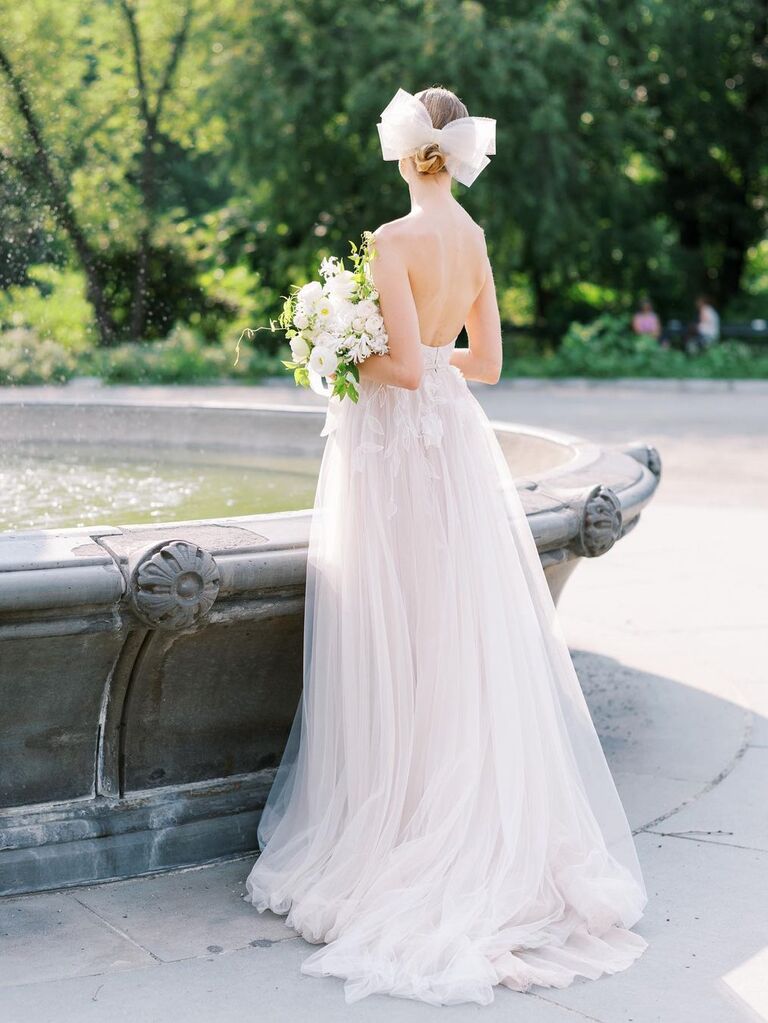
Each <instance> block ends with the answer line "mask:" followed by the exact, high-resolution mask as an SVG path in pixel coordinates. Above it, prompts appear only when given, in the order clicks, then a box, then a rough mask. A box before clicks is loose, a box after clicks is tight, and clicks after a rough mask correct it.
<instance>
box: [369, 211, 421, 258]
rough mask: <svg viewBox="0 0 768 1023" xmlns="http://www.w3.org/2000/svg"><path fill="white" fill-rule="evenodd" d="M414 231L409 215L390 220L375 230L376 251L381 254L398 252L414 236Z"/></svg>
mask: <svg viewBox="0 0 768 1023" xmlns="http://www.w3.org/2000/svg"><path fill="white" fill-rule="evenodd" d="M412 234H413V231H412V229H411V225H410V224H409V223H408V218H407V217H400V219H399V220H390V221H388V222H387V223H386V224H381V225H380V226H379V227H377V228H376V230H375V231H374V232H373V241H374V247H375V249H376V251H377V252H378V253H380V254H384V253H389V252H396V251H398V250H399V249H400V248H401V247H402V246H403V245H404V244H406V243H407V242H408V240H409V239H410V238H411V237H412Z"/></svg>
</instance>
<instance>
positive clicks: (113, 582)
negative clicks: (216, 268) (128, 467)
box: [0, 398, 660, 894]
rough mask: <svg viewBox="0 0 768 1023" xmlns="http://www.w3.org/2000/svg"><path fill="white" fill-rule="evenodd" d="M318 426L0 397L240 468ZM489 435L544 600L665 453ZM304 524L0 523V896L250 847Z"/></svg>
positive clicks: (29, 428)
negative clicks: (531, 548) (540, 572)
mask: <svg viewBox="0 0 768 1023" xmlns="http://www.w3.org/2000/svg"><path fill="white" fill-rule="evenodd" d="M322 416H323V410H322V409H317V408H314V407H313V408H302V407H288V406H254V405H247V404H241V405H237V404H226V405H225V404H215V403H207V404H200V405H194V406H191V405H184V406H177V407H174V406H168V405H153V404H151V403H148V402H141V401H130V402H129V401H124V402H114V401H113V402H105V401H103V400H102V399H101V398H98V399H94V400H83V399H76V400H61V401H55V402H52V401H49V400H40V401H24V400H22V399H21V398H20V399H19V401H18V402H8V401H6V402H4V403H3V404H2V405H0V436H2V437H3V438H4V443H5V444H6V445H13V444H17V445H24V446H25V447H26V448H27V449H28V450H30V451H34V450H35V447H36V446H38V445H49V446H50V445H56V444H60V445H63V447H62V450H64V449H65V448H69V449H71V447H72V446H73V445H77V446H78V449H79V448H80V447H82V448H83V449H84V450H85V449H87V447H88V445H89V444H93V443H94V442H95V441H96V440H97V441H98V444H99V445H102V446H103V445H113V446H114V448H115V451H116V457H117V454H118V453H119V450H120V446H121V445H125V444H126V443H128V442H129V443H130V444H131V445H132V446H133V447H135V446H139V447H141V446H142V445H144V446H147V447H148V448H149V449H152V450H154V451H155V452H156V451H157V450H158V447H159V446H160V447H162V449H163V451H165V452H167V453H168V457H169V458H170V457H173V458H175V459H182V460H187V461H189V462H190V464H191V463H192V462H195V461H199V460H200V459H201V458H204V457H206V453H209V454H211V455H213V454H215V455H216V457H217V458H218V459H222V458H223V459H226V460H227V461H228V462H229V463H230V464H234V465H241V466H242V471H243V473H248V471H249V468H251V467H252V466H253V465H254V464H263V462H264V460H265V459H267V460H268V459H277V460H280V461H281V462H284V461H285V460H288V461H289V462H290V464H296V465H299V464H300V465H303V466H306V465H316V464H317V463H318V462H319V457H320V455H321V452H322V445H323V443H324V440H323V438H321V437H320V436H319V433H320V428H321V426H322ZM494 426H495V429H496V433H497V436H498V437H499V440H500V443H501V444H502V447H503V449H504V452H505V455H506V457H507V459H508V461H509V463H510V465H511V466H512V468H513V472H514V474H515V476H516V478H517V480H518V487H519V490H520V495H521V499H522V501H523V505H524V507H525V510H526V514H527V516H528V521H529V523H530V526H531V529H532V532H533V535H534V537H535V539H536V544H537V548H538V550H539V553H540V556H541V560H542V564H543V566H544V570H545V573H546V576H547V580H548V582H549V585H550V589H551V591H552V593H553V596H554V597H555V599H556V598H557V596H558V595H559V593H560V591H561V589H562V587H563V585H564V583H565V581H566V580H567V578H568V576H569V575H570V573H571V572H572V571H573V569H574V568H575V567H576V565H577V564H578V562H579V560H580V559H581V558H582V557H597V556H601V555H603V554H605V553H607V552H608V551H609V550H610V548H611V547H612V546H613V545H614V544H615V543H616V542H617V541H619V540H620V539H621V538H622V537H623V536H624V535H626V533H627V532H628V531H629V530H630V529H632V528H633V527H634V525H635V524H636V523H637V521H638V518H639V515H640V513H641V511H642V509H643V507H644V506H645V505H646V504H647V503H648V501H649V500H650V499H651V497H652V496H653V493H654V491H655V489H656V487H657V485H658V480H659V474H660V461H659V457H658V454H657V452H656V451H655V450H654V449H653V448H650V447H648V446H647V445H644V444H641V443H637V444H633V445H628V446H626V447H625V448H623V449H606V448H601V447H599V446H597V445H595V444H592V443H590V442H588V441H584V440H581V439H579V438H574V437H570V436H566V435H564V434H559V433H553V432H547V431H541V430H533V429H531V428H529V427H526V426H520V425H514V424H504V423H496V424H494ZM159 438H161V444H160V445H159V443H158V439H159ZM140 495H141V491H140V489H139V496H140ZM309 523H310V512H309V511H308V510H302V509H298V510H294V511H288V512H275V513H264V514H258V515H236V516H221V517H217V518H205V519H201V518H197V519H190V520H185V521H173V522H153V523H151V524H146V523H138V524H132V525H124V524H120V523H113V522H102V523H94V524H91V525H83V526H77V527H71V528H65V529H27V530H21V531H17V532H6V533H0V705H1V706H2V711H1V712H0V713H1V714H2V722H3V725H2V733H1V734H0V893H2V894H12V893H19V892H25V891H35V890H41V889H47V888H56V887H61V886H66V885H72V884H81V883H88V882H93V881H98V880H107V879H115V878H120V877H127V876H133V875H136V874H140V873H148V872H153V871H157V870H163V869H170V868H174V867H178V866H182V865H189V864H195V863H201V862H209V861H211V860H214V859H217V858H220V857H226V856H231V855H236V854H239V853H243V852H247V851H251V850H255V849H256V825H257V822H258V817H259V813H260V810H261V807H262V806H263V802H264V799H265V797H266V793H267V791H268V790H269V786H270V784H271V780H272V775H273V771H274V767H275V766H276V764H277V762H278V760H279V757H280V754H281V752H282V749H283V746H284V743H285V741H286V738H287V734H288V730H289V727H290V724H291V721H292V718H293V714H294V711H295V708H296V704H297V701H298V698H299V695H300V690H301V659H302V636H303V599H304V576H305V569H306V550H307V541H308V535H309Z"/></svg>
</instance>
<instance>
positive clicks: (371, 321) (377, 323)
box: [365, 313, 384, 334]
mask: <svg viewBox="0 0 768 1023" xmlns="http://www.w3.org/2000/svg"><path fill="white" fill-rule="evenodd" d="M383 326H384V320H383V319H382V318H381V317H380V316H379V315H378V313H374V315H373V316H369V317H368V319H367V320H366V321H365V329H366V330H367V331H368V333H369V334H378V333H379V331H380V330H381V329H382V327H383Z"/></svg>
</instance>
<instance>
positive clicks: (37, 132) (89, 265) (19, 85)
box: [0, 47, 117, 345]
mask: <svg viewBox="0 0 768 1023" xmlns="http://www.w3.org/2000/svg"><path fill="white" fill-rule="evenodd" d="M0 68H2V70H3V72H4V73H5V76H6V78H7V79H8V82H9V84H10V86H11V89H12V90H13V94H14V96H15V99H16V106H17V108H18V110H19V113H20V114H21V116H22V119H23V121H24V123H25V125H26V128H27V133H28V135H29V138H30V140H31V141H32V145H33V146H34V150H35V158H36V160H37V165H38V169H39V172H40V178H41V180H42V181H43V182H44V184H45V193H46V194H44V196H43V198H44V199H45V200H46V202H47V203H48V205H49V206H50V208H51V210H52V212H53V214H54V216H55V217H56V219H57V221H58V222H59V224H60V225H61V227H62V228H63V229H64V230H65V231H66V233H67V234H68V235H69V237H70V239H71V241H72V244H73V246H74V248H75V252H76V253H77V256H78V259H79V260H80V264H81V266H82V268H83V273H84V274H85V279H86V293H87V297H88V301H89V302H90V303H91V305H92V306H93V311H94V315H95V317H96V324H97V327H98V331H99V339H100V341H101V344H102V345H110V344H113V343H114V341H115V339H116V336H117V331H116V328H115V322H114V319H113V317H112V313H111V310H110V308H109V304H108V302H107V298H106V294H105V291H104V285H103V281H102V278H101V273H100V271H99V268H98V264H97V261H96V254H95V253H94V251H93V249H92V248H91V246H90V245H89V244H88V241H87V239H86V237H85V235H84V233H83V231H82V228H81V227H80V225H79V223H78V221H77V215H76V214H75V211H74V208H73V207H72V204H71V203H70V201H69V198H68V196H67V191H66V189H65V187H64V186H63V184H62V183H61V182H60V181H59V178H58V176H57V174H56V172H55V171H54V169H53V162H52V160H51V156H50V153H49V151H48V147H47V144H46V142H45V139H44V138H43V133H42V129H41V127H40V124H39V122H38V120H37V115H36V114H35V112H34V110H33V109H32V103H31V100H30V98H29V95H28V93H27V90H26V88H25V87H24V83H23V82H22V80H21V79H20V78H19V76H18V75H17V74H16V72H15V70H14V68H13V65H12V64H11V61H10V59H9V58H8V56H7V54H6V53H5V51H4V50H3V49H2V47H0Z"/></svg>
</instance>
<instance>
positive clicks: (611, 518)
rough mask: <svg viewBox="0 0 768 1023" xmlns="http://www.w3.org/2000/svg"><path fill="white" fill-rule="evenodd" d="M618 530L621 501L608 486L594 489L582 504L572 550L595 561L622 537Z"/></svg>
mask: <svg viewBox="0 0 768 1023" xmlns="http://www.w3.org/2000/svg"><path fill="white" fill-rule="evenodd" d="M621 528H622V514H621V501H619V499H618V497H617V496H616V494H615V493H614V492H613V491H612V490H611V489H610V487H604V486H596V487H595V488H594V489H593V490H592V491H590V493H589V494H588V495H587V497H586V499H585V501H584V506H583V509H582V516H581V530H580V532H579V536H578V538H577V539H576V541H575V543H574V544H573V547H574V550H576V552H577V553H578V554H582V555H584V557H587V558H597V557H599V556H600V555H601V554H605V553H606V551H609V550H610V549H611V547H613V545H614V544H615V543H616V541H617V540H618V539H619V537H620V536H621Z"/></svg>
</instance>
